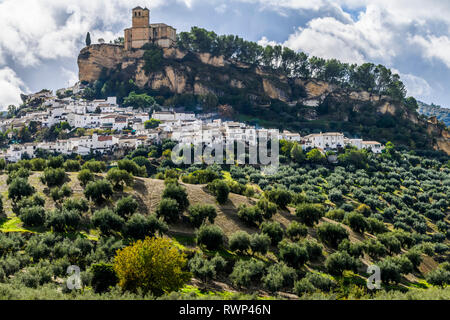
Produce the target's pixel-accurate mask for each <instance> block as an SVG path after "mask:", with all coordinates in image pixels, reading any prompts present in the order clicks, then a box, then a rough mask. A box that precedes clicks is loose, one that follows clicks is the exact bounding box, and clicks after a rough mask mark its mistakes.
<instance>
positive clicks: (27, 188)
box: [8, 178, 36, 202]
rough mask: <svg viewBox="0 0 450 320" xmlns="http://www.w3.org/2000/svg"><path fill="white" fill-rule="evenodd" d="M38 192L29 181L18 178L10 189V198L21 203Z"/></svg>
mask: <svg viewBox="0 0 450 320" xmlns="http://www.w3.org/2000/svg"><path fill="white" fill-rule="evenodd" d="M35 192H36V190H35V189H34V187H33V186H31V185H30V183H29V182H28V179H25V178H16V179H14V180H13V181H12V182H11V184H10V185H9V187H8V197H9V198H10V199H11V200H12V201H14V202H17V201H20V200H21V199H22V198H25V197H29V196H31V195H33V194H34V193H35Z"/></svg>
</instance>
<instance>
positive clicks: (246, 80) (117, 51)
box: [78, 44, 450, 154]
mask: <svg viewBox="0 0 450 320" xmlns="http://www.w3.org/2000/svg"><path fill="white" fill-rule="evenodd" d="M162 50H163V58H164V59H163V64H162V65H161V66H160V68H159V70H158V71H156V72H151V73H149V74H147V73H146V72H145V70H144V66H145V61H144V59H143V57H144V54H145V50H132V51H126V50H124V47H122V46H119V45H113V44H98V45H91V46H89V47H86V48H84V49H83V50H81V52H80V55H79V57H78V66H79V79H80V81H82V82H88V83H93V82H95V81H96V80H99V78H100V77H101V75H102V73H104V72H106V76H109V75H114V77H116V78H118V79H120V80H121V81H128V80H129V79H131V80H133V81H134V82H135V84H136V85H137V86H138V87H140V88H151V89H153V90H155V91H158V90H169V91H170V92H172V93H175V94H195V95H207V94H210V93H212V94H215V95H217V96H222V95H226V94H230V91H232V92H233V94H236V93H239V92H242V93H243V94H245V95H247V96H248V97H249V100H251V101H252V102H254V103H256V104H258V105H259V106H260V107H268V108H269V107H270V103H268V102H267V101H268V99H267V98H270V99H275V100H280V101H283V102H285V103H287V104H288V105H289V106H290V107H292V108H295V107H296V105H297V104H300V105H303V106H306V108H303V107H302V108H299V110H298V117H300V118H302V119H305V120H316V119H319V118H320V114H319V113H318V110H319V107H320V106H321V105H322V103H324V102H325V101H330V102H331V105H333V102H336V103H337V104H339V103H343V104H346V103H351V104H352V107H353V111H354V112H363V109H364V105H365V104H366V103H368V102H370V103H372V104H373V106H374V107H375V108H376V110H377V112H378V113H381V114H385V115H392V116H394V117H397V116H398V115H399V114H401V115H402V117H403V118H404V119H407V120H408V121H410V122H412V123H413V124H415V125H418V126H426V128H427V130H428V133H429V135H431V136H433V137H434V138H435V139H434V143H433V147H434V148H436V149H439V150H443V151H445V152H446V153H448V154H450V137H449V134H448V132H447V131H445V130H442V129H440V128H439V126H437V125H433V124H429V125H426V124H424V121H423V120H422V119H420V118H418V116H417V114H416V113H415V112H411V111H409V110H407V109H406V108H405V107H403V106H402V105H400V104H397V103H395V102H393V101H392V100H391V99H389V97H385V96H379V95H373V94H371V93H370V92H366V91H351V90H349V89H343V88H340V87H339V86H336V85H334V84H331V83H328V82H325V81H321V80H314V79H300V78H297V79H290V78H287V77H286V75H284V74H282V73H281V72H277V71H273V70H266V69H264V68H261V67H257V66H252V65H249V64H244V63H240V62H237V61H234V60H232V59H231V60H226V59H224V57H223V56H219V57H217V56H212V55H211V54H209V53H202V54H199V53H192V52H187V51H183V50H180V49H178V48H176V47H172V48H163V49H162ZM298 87H302V88H303V89H304V93H305V94H302V95H298V94H295V95H294V93H295V92H297V93H298V91H295V92H294V89H295V90H296V89H298ZM229 89H232V90H229ZM300 96H301V97H300ZM399 111H400V112H399ZM334 116H335V117H336V119H338V120H339V121H348V114H345V113H343V114H342V115H338V114H336V115H334Z"/></svg>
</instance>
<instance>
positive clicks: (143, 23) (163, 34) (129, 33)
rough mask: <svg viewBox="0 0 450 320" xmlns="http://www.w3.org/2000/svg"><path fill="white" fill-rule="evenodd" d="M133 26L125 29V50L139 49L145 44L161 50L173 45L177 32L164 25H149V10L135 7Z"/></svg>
mask: <svg viewBox="0 0 450 320" xmlns="http://www.w3.org/2000/svg"><path fill="white" fill-rule="evenodd" d="M132 18H133V26H132V27H131V28H128V29H125V50H132V49H140V48H142V46H143V45H145V44H147V43H153V44H156V45H159V46H160V47H163V48H168V47H171V46H173V45H175V43H176V41H177V30H176V29H175V28H172V27H171V26H168V25H166V24H164V23H152V24H150V10H149V9H147V8H141V7H136V8H134V9H133V17H132Z"/></svg>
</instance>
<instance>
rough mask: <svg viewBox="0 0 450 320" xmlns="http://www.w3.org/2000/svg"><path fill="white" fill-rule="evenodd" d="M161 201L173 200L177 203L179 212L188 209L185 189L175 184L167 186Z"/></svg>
mask: <svg viewBox="0 0 450 320" xmlns="http://www.w3.org/2000/svg"><path fill="white" fill-rule="evenodd" d="M162 197H163V199H167V198H170V199H174V200H175V201H176V202H177V203H178V207H179V210H180V211H181V212H183V211H185V210H186V209H187V208H188V207H189V200H188V195H187V192H186V189H185V188H183V187H182V186H178V185H176V184H168V185H167V186H166V188H165V189H164V192H163V194H162Z"/></svg>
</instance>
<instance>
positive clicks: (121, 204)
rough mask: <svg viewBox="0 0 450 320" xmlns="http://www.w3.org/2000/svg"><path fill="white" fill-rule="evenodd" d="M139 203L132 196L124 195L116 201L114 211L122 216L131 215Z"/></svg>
mask: <svg viewBox="0 0 450 320" xmlns="http://www.w3.org/2000/svg"><path fill="white" fill-rule="evenodd" d="M138 207H139V204H138V203H137V201H136V200H135V199H134V198H133V197H131V196H130V197H124V198H122V199H120V200H119V201H117V203H116V207H115V208H114V211H115V212H116V213H117V214H118V215H119V216H121V217H122V218H126V217H130V216H132V215H133V214H134V213H135V212H136V210H137V209H138Z"/></svg>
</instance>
